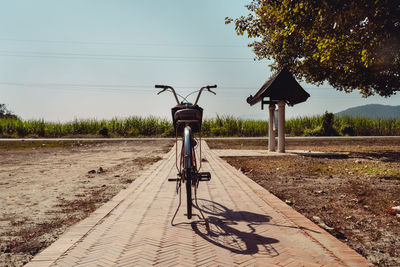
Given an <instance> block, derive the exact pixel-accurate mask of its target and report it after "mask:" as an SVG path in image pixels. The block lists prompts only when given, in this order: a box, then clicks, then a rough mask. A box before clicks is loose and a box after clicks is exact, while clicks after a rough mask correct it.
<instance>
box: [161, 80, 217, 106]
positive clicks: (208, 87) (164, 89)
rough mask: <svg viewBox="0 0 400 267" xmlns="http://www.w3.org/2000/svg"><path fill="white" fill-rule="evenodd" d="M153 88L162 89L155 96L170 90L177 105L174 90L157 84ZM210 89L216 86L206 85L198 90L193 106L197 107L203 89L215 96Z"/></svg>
mask: <svg viewBox="0 0 400 267" xmlns="http://www.w3.org/2000/svg"><path fill="white" fill-rule="evenodd" d="M155 88H162V89H163V90H161V91H160V92H158V93H157V95H159V94H161V93H162V92H164V91H166V90H168V89H170V90H171V92H172V93H173V94H174V97H175V101H176V103H177V104H178V105H179V100H178V97H177V95H176V92H175V89H174V88H173V87H171V86H168V85H157V84H156V85H155ZM211 88H217V85H207V86H204V87H201V88H200V91H199V94H198V95H197V98H196V102H195V103H194V105H197V102H198V101H199V99H200V95H201V93H202V92H203V90H204V89H207V90H208V91H209V92H210V93H213V94H214V95H216V93H215V92H213V91H211V90H210V89H211ZM186 97H187V96H186Z"/></svg>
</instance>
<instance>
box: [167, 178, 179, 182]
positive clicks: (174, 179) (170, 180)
mask: <svg viewBox="0 0 400 267" xmlns="http://www.w3.org/2000/svg"><path fill="white" fill-rule="evenodd" d="M180 179H181V178H168V182H176V181H179V180H180Z"/></svg>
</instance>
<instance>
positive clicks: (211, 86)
mask: <svg viewBox="0 0 400 267" xmlns="http://www.w3.org/2000/svg"><path fill="white" fill-rule="evenodd" d="M211 88H217V85H216V84H215V85H207V86H204V87H202V88H201V89H200V92H199V94H198V95H197V98H196V102H194V105H197V102H198V101H199V99H200V95H201V93H202V92H203V90H204V89H207V90H208V91H209V92H210V93H213V94H214V95H216V93H215V92H213V91H211V90H210V89H211Z"/></svg>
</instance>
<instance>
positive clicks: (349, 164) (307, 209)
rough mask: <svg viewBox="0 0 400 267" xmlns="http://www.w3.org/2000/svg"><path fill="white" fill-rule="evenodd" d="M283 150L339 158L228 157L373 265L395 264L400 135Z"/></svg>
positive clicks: (255, 143) (232, 144)
mask: <svg viewBox="0 0 400 267" xmlns="http://www.w3.org/2000/svg"><path fill="white" fill-rule="evenodd" d="M207 143H208V144H209V146H210V147H211V148H218V149H223V148H229V149H250V148H251V149H265V148H266V146H267V142H266V141H259V140H245V141H230V140H226V141H208V142H207ZM286 149H287V150H306V151H308V150H311V151H324V152H340V156H338V157H331V156H329V157H307V156H276V157H241V158H239V157H229V158H226V160H227V161H228V162H229V163H230V164H231V165H233V166H235V167H236V168H238V169H239V168H240V167H245V169H246V170H247V171H248V172H247V173H246V175H247V176H248V177H250V178H251V179H253V180H254V181H256V182H257V183H258V184H260V185H261V186H263V187H264V188H266V189H267V190H269V191H270V192H271V193H273V194H274V195H276V196H277V197H279V198H280V199H281V200H283V201H285V202H286V203H287V204H288V205H291V206H293V208H294V209H296V210H297V211H299V212H300V213H302V214H304V215H305V216H306V217H308V218H309V219H311V220H312V221H314V222H315V223H317V224H319V225H320V226H321V227H322V228H325V230H327V231H328V232H330V233H331V234H332V235H334V236H336V237H337V238H339V239H340V240H342V241H343V242H345V243H347V244H348V245H349V246H350V247H352V248H353V249H355V250H356V251H357V252H359V253H360V254H361V255H363V256H364V257H366V258H367V259H368V260H370V261H371V262H372V263H374V264H375V265H378V266H400V218H399V217H396V216H395V215H390V214H389V213H388V211H387V208H388V207H393V206H400V138H396V139H350V140H346V139H334V140H317V141H316V140H313V139H311V140H306V141H303V140H288V143H287V146H286Z"/></svg>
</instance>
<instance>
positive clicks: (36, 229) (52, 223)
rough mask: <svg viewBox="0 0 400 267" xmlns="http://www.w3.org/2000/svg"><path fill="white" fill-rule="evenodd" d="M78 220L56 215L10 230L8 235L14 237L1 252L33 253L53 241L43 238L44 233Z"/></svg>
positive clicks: (72, 217)
mask: <svg viewBox="0 0 400 267" xmlns="http://www.w3.org/2000/svg"><path fill="white" fill-rule="evenodd" d="M78 220H79V219H78V218H76V217H74V216H70V217H58V218H54V219H52V220H49V221H46V222H43V223H38V224H35V225H30V226H27V227H24V228H22V229H20V230H18V231H15V232H12V233H10V236H13V237H14V238H13V239H12V240H10V241H9V242H7V245H6V246H5V247H4V248H3V252H5V253H26V254H30V255H35V254H36V253H38V252H39V251H40V250H41V249H42V248H45V247H47V246H48V245H50V244H51V243H52V242H53V241H54V240H49V239H46V238H44V235H46V234H48V233H52V232H53V231H55V230H58V229H60V228H61V227H63V226H67V225H72V224H74V223H76V222H77V221H78Z"/></svg>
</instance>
